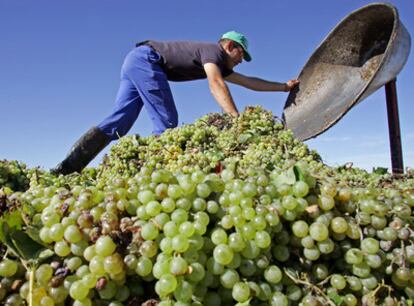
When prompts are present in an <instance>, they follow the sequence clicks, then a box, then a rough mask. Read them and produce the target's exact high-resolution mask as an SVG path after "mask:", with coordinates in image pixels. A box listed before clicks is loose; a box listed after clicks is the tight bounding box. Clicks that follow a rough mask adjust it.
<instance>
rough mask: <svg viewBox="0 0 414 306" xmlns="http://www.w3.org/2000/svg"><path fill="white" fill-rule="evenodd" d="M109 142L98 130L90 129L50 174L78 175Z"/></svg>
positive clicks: (95, 128)
mask: <svg viewBox="0 0 414 306" xmlns="http://www.w3.org/2000/svg"><path fill="white" fill-rule="evenodd" d="M110 141H111V140H110V139H109V137H108V136H107V135H105V134H104V133H103V132H102V131H101V130H100V129H98V128H97V127H93V128H91V129H90V130H89V131H87V132H86V133H85V134H84V135H82V137H81V138H80V139H79V140H78V141H77V142H76V143H75V144H74V145H73V147H72V148H71V149H70V151H69V153H68V155H67V156H66V158H65V159H64V160H63V161H62V162H61V163H60V164H58V165H57V166H56V167H55V168H53V169H52V170H50V172H52V173H54V174H69V173H73V172H79V173H80V172H81V171H82V169H83V168H85V167H86V166H87V165H88V164H89V162H90V161H91V160H92V159H94V158H95V156H96V155H98V153H99V152H101V151H102V149H103V148H105V147H106V145H107V144H108V143H109V142H110Z"/></svg>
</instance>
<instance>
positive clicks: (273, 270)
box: [264, 265, 283, 284]
mask: <svg viewBox="0 0 414 306" xmlns="http://www.w3.org/2000/svg"><path fill="white" fill-rule="evenodd" d="M282 276H283V274H282V271H281V270H280V268H279V267H278V266H275V265H271V266H269V267H267V268H266V270H265V271H264V277H265V279H266V281H268V282H269V283H272V284H278V283H279V282H280V281H281V280H282Z"/></svg>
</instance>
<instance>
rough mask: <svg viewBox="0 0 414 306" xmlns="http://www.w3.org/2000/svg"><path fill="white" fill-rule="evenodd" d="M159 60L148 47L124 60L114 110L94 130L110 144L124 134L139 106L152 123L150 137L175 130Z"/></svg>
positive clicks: (175, 116)
mask: <svg viewBox="0 0 414 306" xmlns="http://www.w3.org/2000/svg"><path fill="white" fill-rule="evenodd" d="M161 60H162V59H161V56H160V55H159V53H158V52H156V51H155V50H153V49H152V48H151V47H149V46H139V47H136V48H135V49H133V50H132V51H131V52H129V53H128V55H127V56H126V58H125V61H124V63H123V65H122V69H121V84H120V87H119V91H118V94H117V96H116V102H115V108H114V110H113V112H112V114H111V115H110V116H108V117H107V118H105V119H104V120H103V121H102V122H101V123H100V124H98V126H97V127H98V128H99V129H100V130H101V131H102V132H104V133H105V134H106V135H107V136H109V137H110V138H111V140H115V139H118V138H119V137H122V136H124V135H125V134H126V133H128V131H129V130H130V129H131V127H132V125H133V124H134V122H135V120H136V119H137V117H138V115H139V113H140V111H141V109H142V106H143V105H144V106H145V109H146V110H147V113H148V115H149V117H150V119H151V121H152V124H153V133H154V134H157V135H159V134H161V133H162V132H164V131H165V130H166V129H168V128H174V127H176V126H177V124H178V114H177V109H176V107H175V104H174V99H173V96H172V93H171V89H170V85H169V84H168V80H167V76H166V75H165V72H164V71H163V69H162V67H161Z"/></svg>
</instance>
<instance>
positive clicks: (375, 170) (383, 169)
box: [372, 167, 388, 175]
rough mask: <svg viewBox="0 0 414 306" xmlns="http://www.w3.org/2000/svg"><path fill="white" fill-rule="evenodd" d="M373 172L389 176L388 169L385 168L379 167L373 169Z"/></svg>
mask: <svg viewBox="0 0 414 306" xmlns="http://www.w3.org/2000/svg"><path fill="white" fill-rule="evenodd" d="M372 172H373V173H375V174H380V175H383V174H387V173H388V168H383V167H377V168H373V169H372Z"/></svg>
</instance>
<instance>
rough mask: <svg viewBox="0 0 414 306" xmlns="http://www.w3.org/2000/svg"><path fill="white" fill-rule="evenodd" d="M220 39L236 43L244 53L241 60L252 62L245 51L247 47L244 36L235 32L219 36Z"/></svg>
mask: <svg viewBox="0 0 414 306" xmlns="http://www.w3.org/2000/svg"><path fill="white" fill-rule="evenodd" d="M221 38H222V39H223V38H227V39H231V40H232V41H234V42H236V43H238V44H239V45H240V46H241V47H242V48H243V51H244V55H243V58H244V60H245V61H246V62H250V61H251V60H252V57H251V56H250V54H249V52H248V51H247V47H248V45H249V43H248V41H247V38H246V36H244V35H243V34H241V33H238V32H236V31H230V32H227V33H224V34H223V36H221Z"/></svg>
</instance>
